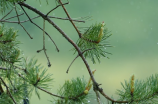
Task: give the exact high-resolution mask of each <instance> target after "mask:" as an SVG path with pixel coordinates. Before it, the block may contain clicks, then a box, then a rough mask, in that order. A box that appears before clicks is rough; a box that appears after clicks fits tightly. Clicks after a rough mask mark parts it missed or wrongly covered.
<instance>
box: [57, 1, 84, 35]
mask: <svg viewBox="0 0 158 104" xmlns="http://www.w3.org/2000/svg"><path fill="white" fill-rule="evenodd" d="M59 3H60V4H61V6H62V7H63V9H64V11H65V13H66V15H67V16H68V18H69V21H70V22H71V23H72V25H73V26H74V28H75V30H76V31H77V33H78V35H79V37H80V38H81V35H82V34H81V33H80V32H79V30H78V29H77V27H76V26H75V24H74V23H73V21H72V19H71V17H70V15H69V13H68V12H67V10H66V8H65V7H64V5H63V3H62V2H61V0H59Z"/></svg>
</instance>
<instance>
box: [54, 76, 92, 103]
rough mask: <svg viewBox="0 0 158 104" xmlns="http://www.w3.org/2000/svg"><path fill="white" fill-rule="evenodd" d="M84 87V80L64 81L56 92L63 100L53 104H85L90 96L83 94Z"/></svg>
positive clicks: (85, 83)
mask: <svg viewBox="0 0 158 104" xmlns="http://www.w3.org/2000/svg"><path fill="white" fill-rule="evenodd" d="M86 85H87V82H86V81H85V80H84V78H79V77H77V78H76V79H72V80H66V81H65V83H64V85H63V86H62V87H61V88H60V89H59V90H58V94H59V95H61V96H63V97H64V98H63V99H58V100H57V101H56V103H55V104H83V103H84V104H87V103H88V98H89V97H90V94H87V93H84V91H85V90H86Z"/></svg>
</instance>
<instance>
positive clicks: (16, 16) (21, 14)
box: [4, 13, 24, 21]
mask: <svg viewBox="0 0 158 104" xmlns="http://www.w3.org/2000/svg"><path fill="white" fill-rule="evenodd" d="M21 15H24V13H21V14H19V15H18V16H21ZM15 17H17V15H16V16H13V17H9V18H7V19H4V21H6V20H9V19H12V18H15Z"/></svg>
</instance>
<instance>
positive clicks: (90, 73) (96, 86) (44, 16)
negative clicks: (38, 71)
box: [19, 2, 128, 103]
mask: <svg viewBox="0 0 158 104" xmlns="http://www.w3.org/2000/svg"><path fill="white" fill-rule="evenodd" d="M19 5H22V6H24V7H26V8H28V9H30V10H31V11H33V12H35V13H37V14H38V15H40V16H41V17H42V18H43V19H45V20H46V21H48V22H49V23H50V24H51V25H52V26H53V27H54V28H56V29H57V30H58V31H59V32H60V33H61V34H62V35H63V37H65V38H66V40H67V41H68V42H70V43H71V44H72V45H73V46H74V48H75V49H76V50H77V52H78V54H79V56H80V57H81V58H82V60H83V62H84V64H85V66H86V67H87V70H88V72H89V75H90V77H91V78H92V81H93V87H94V88H95V89H96V90H98V91H99V92H100V93H101V94H102V95H103V96H104V97H105V98H107V99H108V100H110V101H112V102H116V103H128V101H115V100H113V99H111V98H110V97H108V96H107V95H106V94H105V93H104V92H103V89H102V88H99V85H98V83H97V82H96V81H95V79H94V77H93V74H92V71H91V69H90V66H89V64H88V63H87V61H86V59H85V58H84V56H83V55H82V52H81V50H80V49H79V47H78V46H77V45H76V44H75V43H74V42H73V41H72V40H71V39H70V38H69V37H68V36H67V35H66V34H65V33H64V32H63V31H62V30H61V29H60V28H59V27H58V26H57V25H56V24H55V23H54V22H53V21H52V20H50V19H49V18H48V17H47V16H46V15H45V14H43V13H42V12H40V11H38V10H37V9H35V8H34V7H31V6H29V5H28V4H26V3H24V2H20V3H19Z"/></svg>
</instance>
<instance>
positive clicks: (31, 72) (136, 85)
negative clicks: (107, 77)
mask: <svg viewBox="0 0 158 104" xmlns="http://www.w3.org/2000/svg"><path fill="white" fill-rule="evenodd" d="M39 2H40V3H41V1H40V0H39ZM45 2H46V3H47V5H51V4H49V0H46V1H45ZM98 2H99V1H98ZM54 3H55V4H56V6H55V7H54V8H52V9H50V10H49V11H47V13H46V14H45V13H42V12H41V11H39V10H38V8H34V7H33V6H30V5H29V4H27V1H26V0H0V15H2V18H0V104H29V103H30V100H29V99H30V97H31V95H32V93H33V92H35V94H36V95H37V97H38V98H39V99H41V97H40V94H39V91H43V92H45V93H47V94H49V95H50V96H53V97H56V98H55V99H50V102H52V104H89V100H91V99H94V97H95V98H96V99H97V103H98V104H102V103H103V102H102V101H101V99H100V95H102V96H103V97H104V98H105V99H107V102H108V104H114V103H115V104H124V103H125V104H127V103H129V104H141V103H143V104H145V103H157V100H155V98H157V95H158V81H157V80H158V75H152V76H151V77H149V78H148V79H147V80H144V81H139V80H135V76H134V75H133V76H132V77H131V78H130V80H129V81H125V83H124V84H123V83H121V85H122V87H123V89H122V90H117V94H118V95H119V99H118V100H114V99H113V98H112V97H109V96H108V95H106V92H104V91H105V90H103V89H104V88H101V87H100V85H101V84H99V83H98V82H97V81H96V80H95V78H94V72H95V71H96V70H94V71H93V70H91V69H90V67H89V64H88V62H87V60H86V59H87V58H90V59H91V61H92V62H93V63H96V59H97V60H98V62H100V61H101V60H100V58H101V57H107V58H108V56H107V55H108V54H111V53H109V52H107V51H106V50H107V49H106V48H107V47H112V46H111V45H110V44H109V43H108V41H107V39H108V38H109V37H110V36H111V34H110V32H109V31H108V29H107V28H106V27H105V23H104V22H102V23H98V22H96V23H95V24H92V25H91V26H89V27H88V28H86V29H84V31H82V32H81V31H80V30H79V28H78V27H77V26H76V25H75V23H74V22H81V23H85V21H84V20H76V19H73V18H71V17H70V15H69V12H68V11H67V9H66V8H65V5H68V4H69V1H67V0H54ZM52 7H53V6H52ZM58 8H62V9H63V11H64V12H65V14H66V15H67V18H61V17H52V16H50V13H51V12H53V11H55V10H56V9H58ZM18 9H21V10H22V12H23V13H22V14H19V13H18ZM25 9H28V10H29V11H32V12H34V13H35V14H37V15H38V16H36V17H34V18H31V17H30V15H29V13H28V12H27V11H25ZM11 13H14V14H15V15H14V16H10V17H8V15H9V14H11ZM24 14H25V16H26V17H27V18H28V19H27V20H25V21H22V20H21V18H20V16H21V15H24ZM39 17H41V18H42V20H43V22H42V23H43V27H40V26H39V25H38V24H36V23H35V22H33V19H36V18H39ZM12 18H16V19H17V20H18V21H12V20H11V19H12ZM52 18H55V19H60V20H66V21H69V22H70V23H71V24H72V26H73V29H75V30H76V32H77V34H78V37H79V39H78V41H77V42H75V41H73V40H71V38H70V37H69V36H68V35H67V34H66V33H65V32H64V31H63V30H62V29H61V28H60V27H59V26H58V25H57V24H56V23H54V22H53V20H52ZM28 21H30V23H31V24H33V25H34V26H35V27H37V28H38V29H39V30H40V31H41V34H42V35H43V41H42V43H43V48H42V49H40V50H37V53H39V52H41V51H44V55H45V57H46V59H47V62H48V67H51V60H49V55H47V50H46V45H45V36H48V38H49V39H50V40H51V41H52V43H53V44H54V46H55V48H56V50H57V52H59V48H58V46H57V45H56V43H55V42H54V40H53V39H52V37H51V36H50V34H49V33H47V31H46V29H45V22H48V23H49V24H50V25H51V26H52V28H55V29H56V30H57V31H58V32H59V33H60V34H61V35H62V36H63V37H64V38H65V39H66V40H67V41H68V42H69V43H70V44H71V45H72V46H73V47H74V48H73V49H72V50H73V51H74V52H75V53H77V56H76V57H75V58H74V60H73V61H72V63H73V62H74V61H75V60H76V59H77V58H78V57H80V58H81V59H82V61H83V62H84V64H85V66H86V68H87V71H88V73H89V76H90V79H89V80H87V79H85V78H84V77H82V78H81V77H76V78H72V79H71V80H66V81H65V83H64V84H63V85H62V86H61V87H60V88H59V89H57V91H58V92H57V94H54V93H53V92H52V91H51V90H50V89H51V86H52V85H53V81H54V80H55V79H54V78H53V75H52V74H50V73H47V71H48V69H45V68H44V67H43V66H42V65H41V64H39V63H38V61H37V59H34V58H28V57H23V56H22V51H21V50H20V49H19V44H20V40H17V37H18V35H21V34H18V31H17V30H15V29H13V28H8V27H7V26H6V25H5V23H15V24H19V26H21V27H22V29H23V30H24V31H25V32H26V34H27V35H28V37H30V39H33V37H32V36H31V34H30V33H29V31H27V29H25V27H24V26H23V25H22V23H25V22H28ZM55 35H56V34H55ZM72 63H71V64H70V66H69V67H68V70H67V73H68V71H69V69H70V67H71V65H72ZM63 80H65V79H63ZM91 90H93V91H94V93H95V94H94V95H95V96H94V95H93V94H92V92H91Z"/></svg>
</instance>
